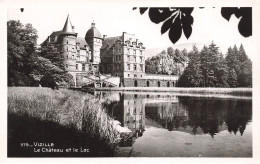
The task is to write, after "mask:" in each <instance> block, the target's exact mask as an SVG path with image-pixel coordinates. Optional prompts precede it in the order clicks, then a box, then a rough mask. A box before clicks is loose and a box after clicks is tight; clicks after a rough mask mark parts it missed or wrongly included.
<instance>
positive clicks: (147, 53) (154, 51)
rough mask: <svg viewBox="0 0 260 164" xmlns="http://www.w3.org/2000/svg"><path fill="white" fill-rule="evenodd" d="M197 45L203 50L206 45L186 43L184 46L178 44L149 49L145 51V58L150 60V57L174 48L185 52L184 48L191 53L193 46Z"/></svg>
mask: <svg viewBox="0 0 260 164" xmlns="http://www.w3.org/2000/svg"><path fill="white" fill-rule="evenodd" d="M194 44H196V47H197V48H198V49H199V50H201V49H202V48H203V46H204V45H205V44H202V43H184V44H178V45H172V46H166V47H159V48H147V49H146V50H145V58H146V59H147V58H149V57H153V56H155V55H157V54H159V53H160V52H162V51H163V50H167V48H168V47H172V48H173V49H179V50H183V49H184V48H186V49H187V51H188V52H189V51H191V50H192V46H193V45H194Z"/></svg>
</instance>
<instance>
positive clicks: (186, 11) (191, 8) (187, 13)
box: [180, 7, 194, 15]
mask: <svg viewBox="0 0 260 164" xmlns="http://www.w3.org/2000/svg"><path fill="white" fill-rule="evenodd" d="M193 9H194V8H193V7H182V8H180V10H181V12H182V13H185V14H186V15H190V14H191V13H192V11H193Z"/></svg>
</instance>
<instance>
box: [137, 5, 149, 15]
mask: <svg viewBox="0 0 260 164" xmlns="http://www.w3.org/2000/svg"><path fill="white" fill-rule="evenodd" d="M147 9H148V7H139V10H140V14H141V15H143V14H144V13H145V11H146V10H147Z"/></svg>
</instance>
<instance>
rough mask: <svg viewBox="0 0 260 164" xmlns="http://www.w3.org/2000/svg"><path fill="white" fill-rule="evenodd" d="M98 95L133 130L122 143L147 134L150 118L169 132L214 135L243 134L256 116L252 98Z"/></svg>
mask: <svg viewBox="0 0 260 164" xmlns="http://www.w3.org/2000/svg"><path fill="white" fill-rule="evenodd" d="M97 95H98V98H99V100H103V105H104V106H105V107H106V108H107V111H108V113H109V115H110V116H111V117H112V118H114V119H115V120H118V121H119V122H120V123H121V126H122V127H127V128H128V129H130V130H131V131H132V137H131V140H129V143H127V142H126V143H123V144H121V146H132V144H133V143H134V141H135V140H136V139H137V138H138V137H141V136H142V135H143V132H144V131H145V120H146V119H149V120H153V121H155V122H156V123H157V124H158V125H161V126H162V127H163V128H165V129H168V130H169V131H182V132H186V133H190V134H192V135H200V134H209V135H211V136H212V137H214V136H215V135H216V134H217V133H219V132H221V131H223V130H228V131H229V132H230V133H231V134H232V133H234V134H237V132H238V131H239V133H240V135H241V136H242V135H243V133H244V130H245V128H246V125H247V123H248V122H251V117H252V100H251V99H249V100H246V99H245V100H244V99H227V98H211V97H185V96H176V95H163V94H162V95H160V94H154V95H153V94H135V93H127V94H126V93H105V94H104V92H102V93H99V94H97Z"/></svg>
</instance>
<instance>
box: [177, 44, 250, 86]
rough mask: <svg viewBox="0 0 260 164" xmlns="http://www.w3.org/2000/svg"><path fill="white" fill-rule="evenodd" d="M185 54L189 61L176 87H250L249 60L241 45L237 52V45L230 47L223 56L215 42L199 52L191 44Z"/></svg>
mask: <svg viewBox="0 0 260 164" xmlns="http://www.w3.org/2000/svg"><path fill="white" fill-rule="evenodd" d="M188 56H189V64H188V66H187V67H186V68H185V70H184V72H183V74H182V75H181V76H180V78H179V80H178V83H177V86H179V87H252V62H251V60H250V59H248V57H247V55H246V53H245V50H244V48H243V45H241V46H240V49H239V51H238V49H237V47H236V46H234V48H231V47H230V48H229V49H228V52H227V55H226V58H224V57H223V55H222V54H221V53H219V50H218V47H217V46H216V45H215V44H214V43H212V44H210V45H209V46H208V47H207V46H204V48H203V49H202V50H201V51H200V52H198V49H197V48H196V47H195V46H194V47H193V50H192V51H191V52H190V53H189V55H188ZM239 59H240V60H239ZM244 60H245V61H244ZM241 61H242V62H241Z"/></svg>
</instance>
